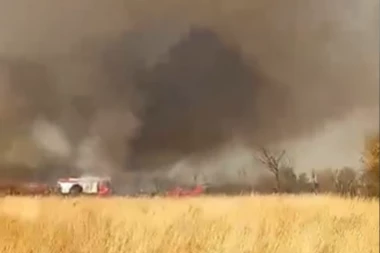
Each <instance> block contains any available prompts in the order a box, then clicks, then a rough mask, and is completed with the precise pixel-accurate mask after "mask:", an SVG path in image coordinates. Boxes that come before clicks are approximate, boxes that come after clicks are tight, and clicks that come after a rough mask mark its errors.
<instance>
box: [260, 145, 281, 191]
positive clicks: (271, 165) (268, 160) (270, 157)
mask: <svg viewBox="0 0 380 253" xmlns="http://www.w3.org/2000/svg"><path fill="white" fill-rule="evenodd" d="M257 159H258V160H259V161H260V162H261V163H262V164H264V165H265V166H266V168H267V169H268V170H269V171H270V172H271V173H272V174H273V175H274V176H275V179H276V188H275V191H276V192H279V191H281V180H280V170H281V169H282V168H284V167H288V166H287V165H288V164H285V162H284V159H285V150H282V151H281V152H280V153H273V152H270V151H269V150H268V149H266V148H260V153H259V155H258V157H257Z"/></svg>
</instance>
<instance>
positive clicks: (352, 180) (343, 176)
mask: <svg viewBox="0 0 380 253" xmlns="http://www.w3.org/2000/svg"><path fill="white" fill-rule="evenodd" d="M335 181H336V188H337V192H338V193H339V194H341V195H351V196H354V195H356V192H357V189H358V186H359V182H358V174H357V172H356V171H355V170H354V169H352V168H349V167H344V168H343V169H340V170H338V171H336V178H335Z"/></svg>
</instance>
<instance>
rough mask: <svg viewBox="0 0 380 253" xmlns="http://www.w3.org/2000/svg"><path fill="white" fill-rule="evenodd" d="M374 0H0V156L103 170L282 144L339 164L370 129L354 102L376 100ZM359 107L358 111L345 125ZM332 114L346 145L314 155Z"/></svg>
mask: <svg viewBox="0 0 380 253" xmlns="http://www.w3.org/2000/svg"><path fill="white" fill-rule="evenodd" d="M376 6H377V7H378V2H377V1H375V0H373V1H372V0H371V1H366V2H360V3H359V2H357V1H343V0H338V1H335V2H334V3H332V2H329V1H318V3H315V2H314V1H302V2H300V1H297V0H294V1H287V2H286V4H285V3H284V2H283V1H277V0H274V1H261V0H257V1H253V2H252V3H248V2H247V1H235V2H234V3H232V2H231V1H229V2H227V1H222V2H215V3H214V2H212V3H211V2H210V4H206V3H204V2H202V1H195V2H194V1H192V2H191V3H187V2H176V3H175V4H173V3H171V2H170V1H158V2H157V1H156V2H154V3H153V2H152V3H148V2H147V1H144V2H141V3H137V2H133V1H129V0H119V1H114V2H112V3H108V2H107V3H106V2H104V3H103V2H99V3H93V2H90V1H88V0H80V1H64V2H60V3H56V2H54V3H53V2H50V1H46V0H38V1H34V2H33V4H32V5H30V4H29V3H28V2H26V1H18V2H17V3H16V2H10V1H5V2H3V3H1V4H0V17H1V19H0V36H1V39H0V91H1V94H0V127H1V129H0V130H1V132H0V137H1V145H0V149H1V153H2V155H1V156H0V158H1V162H2V164H5V165H7V166H8V165H9V164H20V163H21V164H26V165H28V166H32V167H44V166H45V167H46V166H48V167H50V168H51V169H50V170H46V171H49V172H53V171H54V173H58V174H65V173H66V174H67V173H74V172H76V173H81V174H86V173H104V174H110V173H111V174H112V173H115V172H120V171H144V170H149V171H152V170H157V169H162V168H170V167H171V166H173V164H176V163H177V162H179V161H182V160H184V159H187V158H191V159H192V160H202V159H203V158H210V157H214V158H215V157H217V156H218V154H219V153H218V152H220V150H221V149H223V148H225V147H226V146H228V145H229V144H230V143H239V144H241V145H244V147H246V148H247V149H252V150H254V148H255V147H257V146H268V145H272V146H273V145H274V146H276V145H284V143H286V145H287V147H288V148H289V149H292V150H295V151H294V156H295V159H296V160H297V159H298V160H302V162H300V163H301V164H302V165H304V164H305V161H307V163H311V164H313V163H314V162H317V163H318V161H320V160H328V161H330V162H332V164H334V165H335V164H339V165H346V164H345V161H343V160H344V159H345V158H346V157H348V156H351V154H352V152H353V151H352V148H353V145H355V148H354V149H356V148H357V146H358V145H357V144H358V138H359V137H357V136H356V137H355V136H353V135H355V134H356V135H357V134H358V132H360V134H361V135H363V138H364V137H365V136H364V135H365V132H366V131H367V130H368V129H367V128H368V127H367V125H368V124H369V125H374V126H375V127H376V123H374V121H373V120H375V122H376V121H377V118H376V117H377V116H370V117H369V118H367V117H366V116H363V115H364V113H362V111H365V110H367V109H368V108H370V109H371V108H377V105H378V96H377V94H378V88H377V79H378V76H377V72H378V64H377V63H378V62H377V58H378V36H377V35H378V29H377V24H378V13H377V12H376V11H374V7H376ZM5 21H7V22H5ZM352 113H356V114H352ZM350 115H351V116H350ZM352 115H354V116H352ZM357 115H359V116H360V117H364V118H365V119H364V121H366V123H363V124H361V125H360V126H357V127H353V128H352V127H351V128H350V127H348V129H347V128H345V127H344V126H347V124H348V125H349V124H351V125H352V123H346V121H347V117H349V118H350V117H351V118H350V119H353V118H352V117H357ZM374 115H376V113H375V114H374ZM355 119H356V118H355ZM354 121H355V120H354ZM356 121H358V120H356ZM329 124H330V125H331V124H332V125H334V127H335V128H338V129H342V131H341V132H343V129H346V130H345V131H346V132H344V133H345V135H346V136H347V138H344V139H345V141H346V142H347V143H346V144H342V145H343V146H344V147H348V146H349V147H350V148H351V149H350V150H349V151H341V150H340V151H339V147H337V148H335V150H334V152H343V153H344V154H345V155H343V156H341V157H340V158H336V159H335V158H333V156H332V155H331V154H330V157H323V158H322V159H321V157H320V156H319V157H315V154H316V152H314V151H316V150H321V149H324V148H326V147H332V145H331V143H333V142H337V140H336V139H334V136H335V132H334V131H335V130H331V129H329V128H328V127H327V125H329ZM339 124H340V125H339ZM342 124H343V125H344V126H343V125H342ZM326 133H327V134H330V135H327V136H329V137H323V136H322V137H318V138H317V139H319V138H320V139H323V138H325V139H324V140H325V141H323V142H322V143H317V144H314V143H315V139H316V137H315V136H316V135H318V134H322V135H323V134H326ZM339 138H341V137H339ZM360 138H361V137H360ZM360 138H359V139H360ZM339 140H340V139H339ZM307 142H310V143H313V145H314V146H306V147H305V146H302V145H305V143H307ZM299 143H301V144H302V145H301V144H299ZM353 143H354V144H353ZM300 145H301V146H302V147H303V148H302V150H301V151H300V148H299V147H301V146H300ZM359 148H360V147H359ZM330 149H331V148H330ZM310 150H313V152H311V151H310ZM307 151H310V152H309V153H307ZM305 152H306V153H305ZM350 152H351V153H350ZM232 153H233V152H231V154H232ZM26 154H28V155H26ZM233 154H234V155H235V153H233ZM222 156H225V155H222ZM222 158H225V157H221V158H220V159H222ZM5 165H4V166H5ZM324 165H325V164H324ZM311 166H312V165H311ZM206 167H207V166H206ZM232 169H234V168H232ZM46 171H45V172H46ZM45 172H44V173H45ZM46 173H47V172H46Z"/></svg>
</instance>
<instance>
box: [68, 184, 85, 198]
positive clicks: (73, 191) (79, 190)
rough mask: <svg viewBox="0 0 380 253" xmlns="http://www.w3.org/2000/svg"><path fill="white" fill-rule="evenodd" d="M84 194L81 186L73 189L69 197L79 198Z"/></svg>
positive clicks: (75, 186)
mask: <svg viewBox="0 0 380 253" xmlns="http://www.w3.org/2000/svg"><path fill="white" fill-rule="evenodd" d="M82 192H83V189H82V187H80V186H79V185H74V186H73V187H71V188H70V191H69V195H70V196H78V195H80V194H81V193H82Z"/></svg>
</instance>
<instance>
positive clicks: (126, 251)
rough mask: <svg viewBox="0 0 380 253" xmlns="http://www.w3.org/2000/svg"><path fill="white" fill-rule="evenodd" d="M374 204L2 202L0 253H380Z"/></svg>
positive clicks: (284, 199)
mask: <svg viewBox="0 0 380 253" xmlns="http://www.w3.org/2000/svg"><path fill="white" fill-rule="evenodd" d="M378 204H379V203H378V200H361V199H341V198H337V197H331V196H252V197H231V198H228V197H202V198H193V199H190V198H189V199H159V198H157V199H125V198H111V199H97V198H80V199H59V198H43V199H38V198H12V197H9V198H3V199H0V224H1V226H2V229H1V230H0V252H1V253H32V252H36V253H60V252H67V253H82V252H83V253H87V252H88V253H98V252H99V253H103V252H110V253H111V252H112V253H153V252H162V253H172V252H173V253H193V252H194V253H197V252H215V253H224V252H226V253H227V252H228V253H240V252H244V253H250V252H254V253H265V252H281V253H297V252H300V253H301V252H302V253H309V252H321V253H322V252H323V253H327V252H339V253H344V252H347V253H353V252H358V253H359V252H360V253H367V252H368V253H369V252H374V253H375V252H376V253H377V252H379V209H378Z"/></svg>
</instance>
